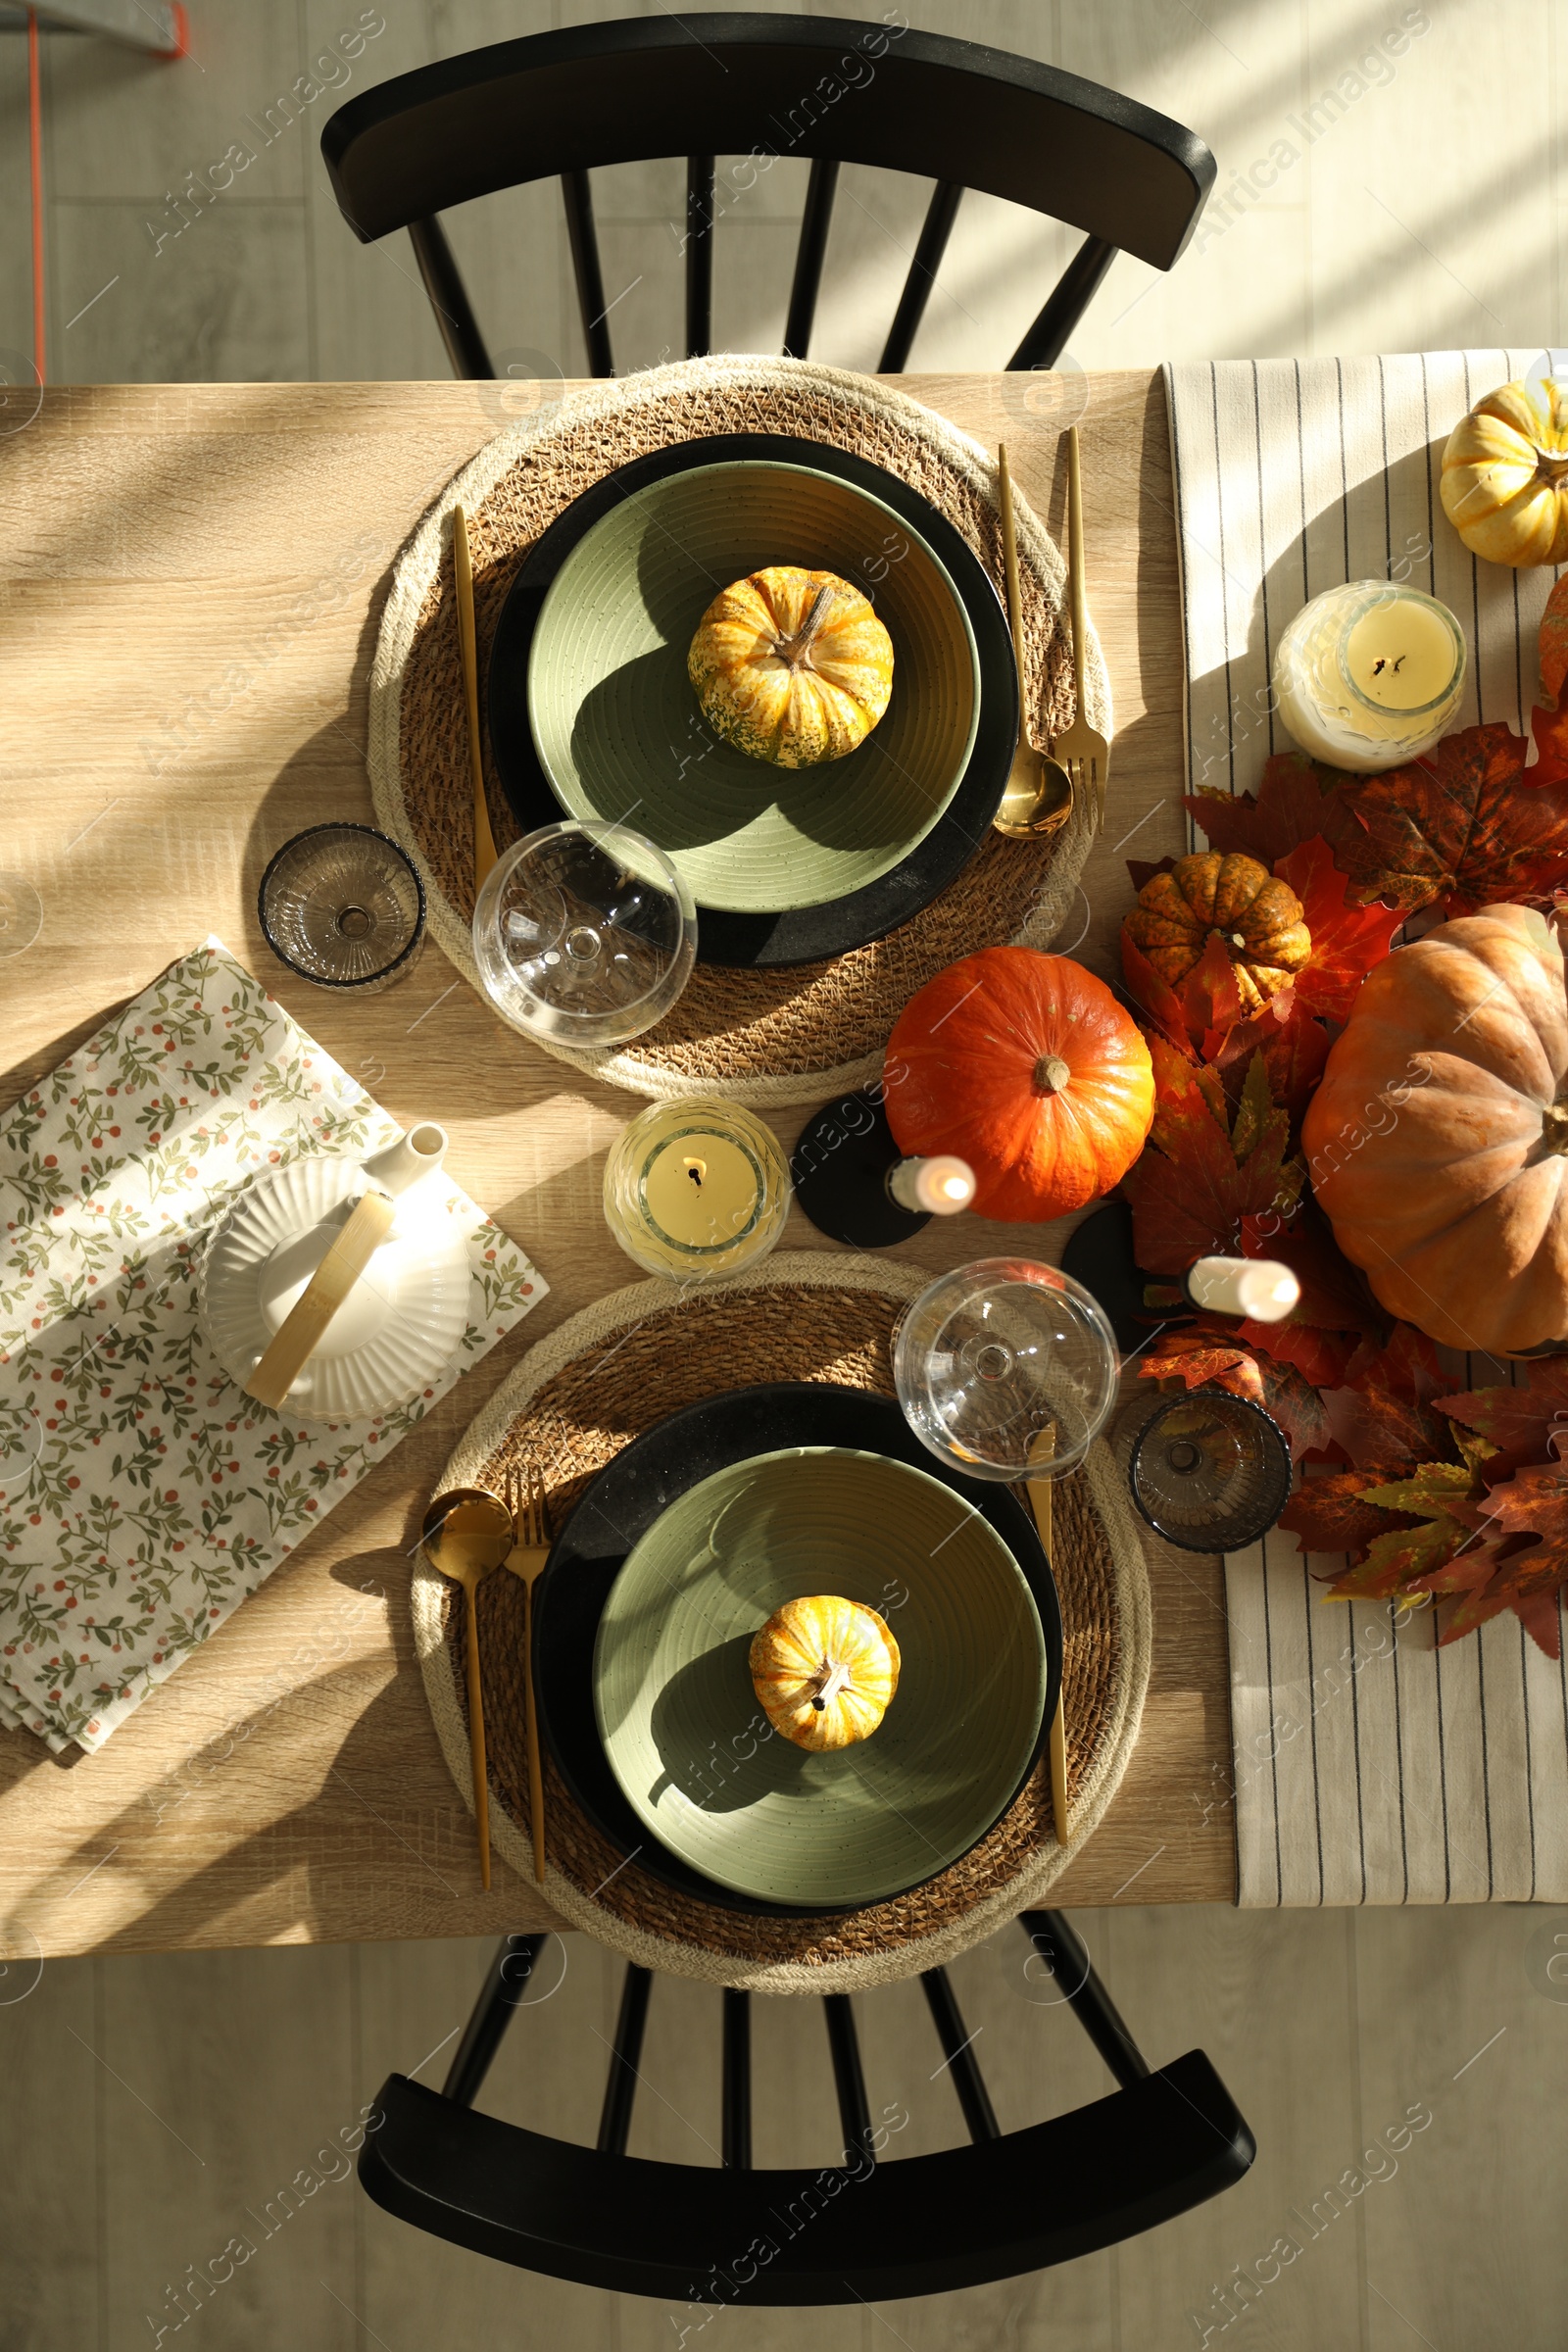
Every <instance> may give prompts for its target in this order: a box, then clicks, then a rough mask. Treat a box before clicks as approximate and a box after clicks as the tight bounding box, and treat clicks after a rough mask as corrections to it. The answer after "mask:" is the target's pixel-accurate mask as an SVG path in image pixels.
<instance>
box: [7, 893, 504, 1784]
mask: <svg viewBox="0 0 1568 2352" xmlns="http://www.w3.org/2000/svg"><path fill="white" fill-rule="evenodd" d="M399 1132H400V1130H399V1128H398V1126H397V1123H396V1121H395V1120H393V1119H391V1118H389V1117H388V1116H387V1114H386V1112H385V1111H383V1110H381V1109H379V1108H378V1107H377V1105H376V1104H375V1103H373V1102H372V1101H371V1099H370V1097H369V1096H368V1094H366V1093H365V1091H364V1089H363V1088H362V1087H360V1086H357V1085H356V1084H355V1082H354V1080H353V1079H352V1078H350V1077H349V1076H348V1075H347V1074H346V1073H345V1072H344V1071H343V1070H341V1069H340V1068H339V1067H338V1065H337V1063H336V1062H335V1061H334V1060H333V1059H332V1057H331V1055H330V1054H325V1053H323V1051H322V1050H321V1048H320V1047H319V1045H317V1044H316V1043H315V1041H314V1040H313V1039H312V1038H310V1037H308V1036H307V1035H306V1033H305V1031H304V1030H303V1029H301V1028H300V1027H299V1025H298V1024H297V1023H296V1022H295V1021H294V1020H292V1019H291V1018H290V1016H289V1015H288V1013H287V1012H285V1011H284V1009H283V1007H282V1006H281V1005H278V1004H275V1003H274V1002H273V1000H272V999H271V998H270V996H269V995H268V993H267V991H266V990H265V989H264V988H263V987H262V986H261V984H260V982H259V981H257V980H255V979H253V978H252V977H251V975H250V973H249V972H247V971H246V970H245V969H244V967H243V965H241V964H239V963H237V962H236V961H235V960H234V958H233V956H230V955H229V954H228V952H227V950H226V949H225V948H224V947H223V946H222V944H221V941H219V940H217V939H209V940H208V941H207V943H206V945H205V946H204V947H201V948H198V949H197V950H196V951H195V953H194V954H193V955H190V956H182V957H181V958H180V960H179V961H178V962H177V963H174V964H172V965H171V966H170V968H169V969H168V971H166V972H164V973H163V974H162V975H161V976H160V977H159V978H158V979H157V980H155V981H154V982H153V984H152V986H151V987H150V988H148V989H145V990H144V991H143V993H142V994H141V995H140V996H139V997H137V998H136V999H135V1000H134V1002H133V1003H132V1004H130V1005H127V1006H126V1008H125V1010H124V1011H123V1012H122V1013H120V1014H119V1015H117V1017H116V1018H115V1019H114V1020H112V1021H110V1022H109V1023H107V1024H106V1026H105V1027H104V1028H102V1029H100V1030H99V1031H98V1032H97V1033H96V1035H95V1036H93V1037H92V1038H90V1039H89V1040H88V1042H87V1044H86V1045H84V1046H82V1047H81V1048H80V1049H79V1051H78V1052H76V1053H75V1054H72V1056H71V1057H70V1059H69V1060H68V1061H64V1062H62V1063H61V1064H60V1066H59V1068H58V1069H57V1070H55V1071H54V1072H53V1073H52V1074H51V1076H49V1077H48V1078H46V1079H44V1080H43V1082H42V1083H41V1084H40V1085H39V1086H36V1087H34V1088H33V1090H32V1092H31V1093H30V1094H28V1095H27V1096H25V1099H24V1100H23V1101H22V1102H21V1103H18V1104H17V1105H16V1106H15V1108H14V1109H12V1110H10V1111H8V1112H7V1113H6V1114H5V1115H4V1117H3V1118H0V1209H3V1215H4V1239H3V1242H0V1723H4V1724H6V1725H7V1726H12V1727H14V1726H16V1725H19V1724H20V1725H25V1727H26V1728H27V1729H28V1730H29V1731H32V1732H35V1733H37V1735H38V1736H39V1738H40V1739H42V1740H47V1741H48V1743H49V1745H50V1746H51V1747H53V1748H56V1749H61V1748H64V1747H66V1746H68V1745H69V1744H71V1743H72V1742H73V1741H74V1742H75V1743H76V1744H77V1745H78V1746H80V1747H83V1748H87V1749H93V1748H97V1747H101V1746H102V1745H103V1742H104V1741H105V1740H107V1739H108V1738H109V1736H110V1734H111V1733H112V1732H113V1731H115V1730H117V1729H118V1728H119V1726H120V1725H121V1724H122V1723H123V1722H124V1720H125V1718H126V1716H127V1715H129V1714H130V1713H132V1711H133V1710H134V1709H135V1708H136V1707H138V1706H139V1705H140V1704H141V1701H142V1700H143V1699H144V1698H145V1697H146V1696H147V1694H148V1692H149V1691H152V1690H154V1689H155V1688H156V1686H157V1685H158V1684H159V1683H161V1682H162V1681H163V1680H164V1677H165V1676H166V1675H169V1674H172V1672H173V1670H174V1668H175V1667H176V1666H177V1665H178V1664H179V1663H180V1661H181V1659H183V1658H185V1657H186V1656H188V1655H189V1653H190V1652H191V1651H192V1650H193V1649H195V1648H197V1647H199V1646H200V1644H201V1643H202V1642H207V1641H210V1640H211V1638H212V1636H213V1635H214V1634H215V1633H216V1632H217V1631H218V1628H219V1627H220V1625H221V1623H222V1621H223V1619H224V1618H225V1617H226V1616H227V1615H228V1613H229V1611H230V1610H231V1609H233V1608H234V1607H236V1606H237V1604H238V1603H239V1602H240V1601H242V1600H243V1599H244V1598H245V1597H246V1595H247V1593H254V1592H255V1590H256V1588H257V1586H258V1585H259V1584H260V1583H261V1582H262V1580H263V1579H264V1577H266V1576H268V1575H269V1574H270V1572H271V1570H272V1569H273V1568H275V1567H276V1566H277V1564H278V1562H279V1561H280V1560H282V1559H285V1558H286V1557H287V1556H288V1554H289V1552H290V1551H292V1550H293V1548H294V1546H295V1544H298V1543H300V1542H301V1541H302V1539H303V1538H304V1537H306V1536H307V1535H309V1534H310V1533H311V1532H312V1531H313V1530H314V1529H315V1528H316V1527H318V1526H319V1523H320V1521H321V1520H322V1519H323V1518H324V1517H325V1516H326V1514H327V1512H328V1511H330V1510H331V1509H332V1508H333V1506H334V1504H336V1503H338V1502H340V1501H341V1500H342V1498H343V1496H344V1495H347V1494H348V1493H349V1492H350V1490H351V1489H352V1488H354V1487H355V1486H357V1485H358V1484H359V1481H360V1480H361V1479H362V1478H364V1477H365V1475H366V1474H367V1472H368V1471H370V1470H373V1469H374V1468H375V1466H376V1464H377V1463H378V1462H380V1461H381V1460H383V1459H384V1458H385V1456H386V1455H387V1454H388V1453H389V1452H390V1451H391V1449H392V1447H393V1446H395V1445H396V1444H397V1442H398V1440H399V1439H400V1438H401V1437H404V1436H405V1435H406V1434H407V1433H408V1431H409V1430H411V1429H412V1428H413V1427H414V1426H415V1424H416V1423H417V1421H419V1420H421V1419H422V1418H423V1416H424V1415H425V1413H427V1412H428V1411H429V1409H430V1407H431V1405H432V1404H434V1403H435V1402H436V1401H437V1400H438V1398H440V1397H444V1396H445V1395H446V1393H447V1391H448V1390H449V1389H450V1388H451V1387H452V1385H453V1383H454V1382H455V1381H456V1380H458V1379H459V1378H460V1377H461V1376H462V1374H463V1373H464V1372H465V1371H466V1369H467V1367H468V1366H469V1365H470V1364H472V1363H476V1362H477V1361H478V1359H479V1357H480V1356H481V1355H483V1354H484V1353H485V1352H486V1350H487V1349H489V1348H492V1347H493V1346H494V1345H495V1343H496V1341H497V1340H499V1339H501V1338H502V1337H503V1336H504V1334H505V1333H507V1332H508V1331H510V1330H511V1329H512V1327H513V1325H514V1324H515V1323H516V1322H517V1321H519V1320H520V1318H521V1317H522V1316H523V1315H525V1314H526V1313H527V1312H528V1311H529V1309H530V1307H532V1306H533V1305H534V1304H535V1302H536V1301H537V1300H538V1299H542V1298H543V1297H544V1296H545V1293H546V1290H547V1287H548V1286H547V1285H546V1283H545V1282H544V1280H543V1278H542V1277H541V1276H540V1275H539V1274H538V1273H536V1272H535V1270H534V1268H533V1267H532V1266H531V1265H530V1264H529V1262H528V1260H527V1258H526V1257H525V1256H524V1255H523V1253H522V1251H521V1250H519V1249H517V1247H516V1246H515V1243H513V1242H510V1241H508V1239H507V1237H506V1235H505V1234H503V1233H502V1232H501V1231H500V1230H499V1229H498V1228H497V1227H496V1226H494V1225H492V1224H491V1223H490V1221H489V1219H488V1218H487V1217H486V1216H485V1214H484V1212H483V1210H482V1209H480V1208H477V1207H476V1206H475V1205H474V1203H473V1202H472V1201H470V1200H468V1198H467V1197H466V1194H464V1193H463V1192H461V1191H460V1190H459V1189H458V1187H457V1186H456V1185H453V1184H452V1183H451V1181H450V1179H449V1178H446V1177H445V1176H438V1177H435V1178H427V1179H425V1181H426V1182H427V1183H445V1184H446V1185H447V1186H448V1196H449V1197H448V1201H447V1207H448V1210H449V1213H450V1214H451V1215H452V1217H453V1218H454V1220H455V1222H456V1223H457V1225H458V1227H459V1229H460V1230H461V1231H462V1232H463V1233H464V1235H465V1236H466V1241H467V1245H468V1259H469V1264H470V1267H471V1269H472V1282H471V1285H470V1290H469V1306H468V1324H467V1329H466V1331H465V1333H464V1336H463V1340H462V1344H461V1347H460V1348H459V1350H458V1353H457V1356H456V1357H455V1358H454V1360H453V1362H452V1363H451V1365H450V1366H449V1367H448V1368H447V1370H446V1371H445V1372H444V1373H443V1374H442V1376H441V1378H440V1380H439V1381H438V1382H436V1383H435V1384H434V1386H433V1387H431V1388H430V1389H428V1390H426V1391H425V1392H424V1393H423V1394H422V1395H421V1396H419V1397H417V1398H416V1399H415V1400H414V1402H413V1403H412V1404H406V1405H401V1406H399V1407H398V1408H397V1409H396V1410H395V1411H392V1412H386V1413H378V1414H376V1415H375V1417H374V1418H373V1419H372V1420H368V1421H361V1422H344V1423H341V1424H338V1425H335V1426H331V1427H325V1426H321V1425H319V1424H318V1425H316V1426H314V1427H306V1426H304V1425H302V1423H301V1422H300V1421H299V1420H298V1419H297V1418H296V1417H294V1416H293V1415H291V1414H290V1413H289V1412H288V1410H287V1407H286V1406H285V1407H284V1409H283V1410H282V1411H281V1412H272V1411H270V1409H269V1408H268V1407H266V1406H264V1405H259V1404H257V1403H256V1402H255V1401H254V1400H253V1399H252V1398H250V1397H246V1396H244V1395H243V1394H242V1392H241V1391H240V1390H238V1389H237V1388H235V1387H234V1385H233V1383H232V1382H231V1381H230V1380H229V1379H228V1376H227V1375H226V1373H225V1372H224V1371H223V1369H222V1367H221V1364H219V1363H218V1361H217V1360H216V1358H215V1357H214V1356H213V1354H212V1351H211V1349H210V1348H208V1346H207V1344H206V1342H205V1340H204V1339H203V1338H202V1335H201V1332H200V1329H199V1328H198V1325H197V1320H196V1277H197V1271H198V1268H199V1267H200V1264H201V1259H202V1252H203V1250H204V1249H205V1247H206V1242H207V1237H208V1235H209V1234H210V1233H211V1231H212V1229H213V1227H214V1226H215V1225H216V1224H218V1223H219V1221H220V1220H221V1218H222V1216H223V1215H224V1214H225V1212H226V1210H227V1208H228V1206H229V1203H230V1202H231V1201H232V1200H233V1198H234V1196H235V1194H236V1193H237V1192H239V1191H240V1190H241V1189H242V1187H243V1186H245V1185H246V1184H247V1183H249V1182H250V1181H251V1179H252V1178H253V1177H254V1176H256V1175H257V1174H258V1173H260V1172H264V1171H266V1170H267V1169H269V1168H270V1167H276V1166H278V1165H280V1164H282V1163H283V1162H285V1161H288V1160H293V1159H297V1158H300V1157H303V1156H305V1155H307V1154H310V1153H315V1152H333V1153H340V1154H342V1155H343V1156H345V1157H349V1158H354V1159H359V1158H362V1157H363V1156H364V1155H365V1154H366V1153H367V1152H372V1151H375V1150H377V1149H378V1148H379V1147H381V1146H382V1145H385V1144H388V1143H391V1142H392V1141H394V1140H395V1139H396V1137H397V1135H398V1134H399Z"/></svg>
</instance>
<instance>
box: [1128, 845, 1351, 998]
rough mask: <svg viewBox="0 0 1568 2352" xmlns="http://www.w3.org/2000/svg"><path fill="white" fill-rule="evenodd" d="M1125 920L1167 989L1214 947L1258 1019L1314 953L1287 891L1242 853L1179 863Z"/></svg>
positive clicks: (1202, 855)
mask: <svg viewBox="0 0 1568 2352" xmlns="http://www.w3.org/2000/svg"><path fill="white" fill-rule="evenodd" d="M1126 919H1127V931H1128V936H1129V937H1130V938H1132V939H1134V940H1136V942H1137V944H1138V945H1139V947H1141V948H1142V949H1143V951H1144V954H1145V955H1146V956H1148V958H1149V960H1150V962H1151V963H1152V965H1153V967H1154V969H1155V971H1156V972H1158V974H1159V976H1160V978H1161V979H1162V980H1167V981H1169V983H1170V985H1171V987H1172V988H1179V987H1180V986H1181V984H1182V982H1183V981H1184V980H1185V979H1186V977H1187V975H1188V973H1189V972H1190V971H1193V970H1194V969H1195V968H1196V967H1197V965H1198V964H1199V963H1201V960H1202V956H1203V950H1204V949H1205V948H1206V947H1207V945H1208V943H1209V941H1210V940H1211V939H1218V940H1219V941H1220V943H1221V944H1222V946H1223V947H1224V950H1225V953H1226V954H1227V956H1229V957H1230V959H1231V964H1232V967H1233V968H1234V970H1235V974H1236V993H1237V995H1238V996H1239V997H1240V998H1241V1001H1242V1010H1243V1011H1244V1012H1259V1011H1261V1009H1262V1007H1263V1006H1264V1005H1266V1004H1267V1003H1268V1000H1269V998H1270V997H1276V996H1278V994H1279V992H1280V990H1281V989H1282V988H1283V987H1284V986H1285V984H1286V982H1287V981H1288V980H1289V979H1290V977H1291V975H1292V973H1293V972H1299V970H1300V969H1301V966H1302V965H1303V964H1304V963H1305V962H1306V960H1307V958H1308V956H1310V955H1311V953H1312V934H1311V933H1310V931H1308V929H1307V927H1306V925H1305V923H1304V922H1303V921H1302V920H1301V902H1300V900H1299V898H1298V897H1297V895H1296V893H1295V891H1294V890H1292V888H1291V886H1290V884H1289V883H1288V882H1281V881H1279V880H1277V879H1276V877H1275V876H1274V875H1273V874H1271V873H1270V872H1269V870H1268V867H1267V866H1266V865H1259V863H1258V861H1257V859H1256V858H1248V857H1246V856H1244V855H1242V854H1241V853H1240V852H1236V853H1233V854H1232V855H1230V856H1228V857H1222V856H1221V855H1220V853H1219V852H1218V851H1217V850H1201V851H1199V852H1198V853H1197V854H1196V855H1195V856H1194V857H1191V858H1177V860H1176V863H1175V864H1174V865H1173V866H1172V867H1171V869H1170V871H1169V872H1168V873H1164V874H1155V875H1153V876H1152V878H1151V879H1150V880H1149V881H1148V882H1146V883H1145V884H1144V887H1143V889H1142V890H1141V891H1140V892H1139V893H1138V904H1137V906H1136V907H1134V908H1133V909H1132V912H1131V913H1130V914H1129V915H1128V916H1127V918H1126Z"/></svg>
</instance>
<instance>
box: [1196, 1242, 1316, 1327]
mask: <svg viewBox="0 0 1568 2352" xmlns="http://www.w3.org/2000/svg"><path fill="white" fill-rule="evenodd" d="M1187 1295H1188V1297H1189V1298H1190V1299H1192V1302H1193V1304H1194V1305H1195V1306H1198V1307H1202V1308H1203V1309H1205V1310H1206V1312H1207V1313H1209V1314H1211V1315H1245V1316H1246V1317H1247V1318H1248V1320H1249V1321H1250V1322H1252V1323H1283V1322H1284V1320H1285V1318H1286V1316H1287V1315H1288V1314H1289V1313H1290V1311H1291V1309H1292V1307H1293V1306H1294V1305H1295V1304H1296V1302H1297V1300H1298V1299H1299V1298H1300V1296H1301V1286H1300V1284H1299V1282H1298V1281H1297V1279H1296V1276H1295V1275H1294V1274H1293V1273H1292V1272H1291V1269H1290V1267H1289V1266H1286V1265H1282V1264H1281V1263H1280V1261H1279V1259H1278V1258H1277V1257H1201V1258H1200V1259H1199V1261H1198V1263H1197V1265H1196V1266H1194V1268H1193V1270H1192V1272H1191V1273H1190V1274H1189V1275H1188V1277H1187Z"/></svg>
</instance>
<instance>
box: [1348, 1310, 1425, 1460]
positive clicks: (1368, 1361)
mask: <svg viewBox="0 0 1568 2352" xmlns="http://www.w3.org/2000/svg"><path fill="white" fill-rule="evenodd" d="M1442 1386H1443V1373H1442V1370H1441V1368H1440V1366H1439V1364H1438V1355H1437V1349H1436V1348H1434V1347H1433V1345H1432V1342H1431V1341H1430V1340H1429V1339H1427V1338H1426V1337H1425V1335H1424V1334H1423V1333H1421V1332H1419V1331H1417V1330H1415V1328H1414V1327H1413V1325H1411V1324H1409V1323H1397V1324H1396V1325H1395V1327H1394V1330H1393V1332H1392V1334H1391V1335H1390V1337H1389V1340H1388V1342H1387V1345H1385V1346H1379V1345H1378V1343H1377V1342H1376V1341H1375V1340H1371V1339H1366V1340H1363V1341H1362V1344H1361V1346H1360V1347H1359V1348H1357V1349H1356V1351H1355V1353H1354V1355H1352V1356H1351V1358H1350V1361H1349V1363H1348V1365H1347V1366H1346V1371H1345V1390H1344V1393H1343V1394H1342V1396H1341V1397H1340V1398H1339V1399H1338V1404H1337V1409H1336V1412H1335V1416H1334V1418H1335V1428H1336V1432H1337V1434H1338V1437H1339V1440H1340V1444H1341V1445H1342V1446H1344V1447H1345V1450H1346V1452H1347V1453H1348V1455H1349V1457H1350V1459H1351V1461H1352V1462H1353V1463H1354V1464H1355V1465H1356V1467H1357V1468H1358V1469H1363V1470H1381V1471H1383V1472H1385V1473H1387V1472H1391V1471H1396V1472H1400V1473H1402V1472H1404V1471H1406V1470H1408V1469H1411V1468H1413V1466H1414V1465H1415V1464H1416V1463H1417V1462H1422V1461H1429V1460H1433V1459H1440V1458H1442V1457H1444V1456H1446V1455H1448V1454H1450V1453H1451V1451H1452V1449H1453V1433H1452V1429H1451V1427H1445V1425H1444V1423H1443V1422H1442V1421H1441V1420H1440V1419H1439V1417H1438V1414H1437V1412H1436V1409H1435V1400H1436V1398H1437V1395H1438V1391H1439V1390H1440V1389H1441V1388H1442Z"/></svg>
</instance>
